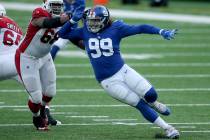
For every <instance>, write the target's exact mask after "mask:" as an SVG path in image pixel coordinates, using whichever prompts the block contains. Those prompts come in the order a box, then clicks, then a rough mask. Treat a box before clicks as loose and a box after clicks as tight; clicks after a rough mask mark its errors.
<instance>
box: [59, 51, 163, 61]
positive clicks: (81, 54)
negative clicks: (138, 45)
mask: <svg viewBox="0 0 210 140" xmlns="http://www.w3.org/2000/svg"><path fill="white" fill-rule="evenodd" d="M58 55H59V56H62V57H68V58H88V56H87V55H86V54H85V53H84V52H82V51H60V52H59V53H58ZM122 57H123V58H125V59H135V60H142V59H151V58H162V57H163V56H162V55H161V54H134V53H130V54H127V53H125V54H122Z"/></svg>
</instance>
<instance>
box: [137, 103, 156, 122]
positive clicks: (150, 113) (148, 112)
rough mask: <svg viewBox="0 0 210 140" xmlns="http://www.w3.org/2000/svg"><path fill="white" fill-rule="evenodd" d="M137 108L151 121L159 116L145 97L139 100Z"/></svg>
mask: <svg viewBox="0 0 210 140" xmlns="http://www.w3.org/2000/svg"><path fill="white" fill-rule="evenodd" d="M136 108H137V109H138V110H139V111H140V112H141V114H142V115H143V116H144V118H145V119H146V120H148V121H149V122H151V123H153V122H154V121H155V120H157V118H158V117H159V116H158V114H157V112H156V111H155V110H153V109H152V108H151V107H150V106H149V105H148V104H147V103H146V102H145V101H144V100H143V99H141V100H140V101H139V103H138V104H137V106H136Z"/></svg>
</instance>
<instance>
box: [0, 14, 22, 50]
mask: <svg viewBox="0 0 210 140" xmlns="http://www.w3.org/2000/svg"><path fill="white" fill-rule="evenodd" d="M22 35H23V32H22V30H21V28H20V27H19V26H18V25H17V23H15V22H14V21H13V20H12V19H10V18H9V17H6V16H3V17H0V52H1V51H4V50H8V49H11V48H15V49H16V48H17V47H18V45H19V44H20V40H21V38H22Z"/></svg>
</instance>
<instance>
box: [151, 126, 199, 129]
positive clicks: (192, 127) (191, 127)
mask: <svg viewBox="0 0 210 140" xmlns="http://www.w3.org/2000/svg"><path fill="white" fill-rule="evenodd" d="M151 128H153V129H161V128H160V127H151ZM176 128H182V129H183V128H190V129H195V128H196V126H176Z"/></svg>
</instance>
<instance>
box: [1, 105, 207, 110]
mask: <svg viewBox="0 0 210 140" xmlns="http://www.w3.org/2000/svg"><path fill="white" fill-rule="evenodd" d="M166 105H167V106H170V107H209V106H210V104H166ZM27 107H28V106H26V105H0V109H1V108H13V109H16V108H27ZM50 107H51V108H115V107H130V106H129V105H125V104H113V105H51V106H50Z"/></svg>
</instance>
